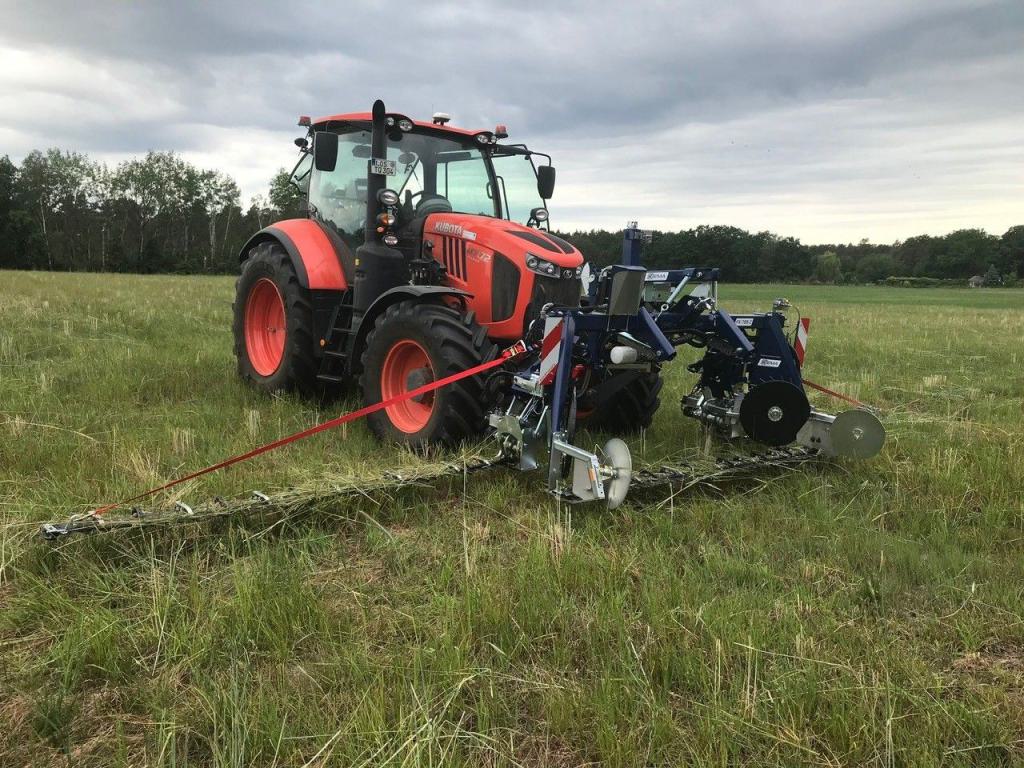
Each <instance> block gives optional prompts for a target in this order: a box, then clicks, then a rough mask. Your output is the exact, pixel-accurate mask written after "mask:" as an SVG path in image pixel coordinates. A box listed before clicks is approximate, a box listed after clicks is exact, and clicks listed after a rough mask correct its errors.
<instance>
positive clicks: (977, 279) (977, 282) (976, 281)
mask: <svg viewBox="0 0 1024 768" xmlns="http://www.w3.org/2000/svg"><path fill="white" fill-rule="evenodd" d="M984 285H985V278H984V277H982V276H981V275H975V276H974V277H972V278H971V279H970V280H968V281H967V287H968V288H981V287H983V286H984Z"/></svg>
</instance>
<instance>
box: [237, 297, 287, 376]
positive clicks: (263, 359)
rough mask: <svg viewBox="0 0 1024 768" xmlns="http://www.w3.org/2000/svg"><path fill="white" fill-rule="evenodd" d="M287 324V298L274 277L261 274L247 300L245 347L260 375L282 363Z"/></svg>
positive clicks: (268, 374) (272, 371)
mask: <svg viewBox="0 0 1024 768" xmlns="http://www.w3.org/2000/svg"><path fill="white" fill-rule="evenodd" d="M286 338H287V327H286V323H285V318H284V299H282V298H281V292H280V291H279V290H278V289H277V286H276V285H275V284H274V281H273V280H271V279H270V278H269V277H261V278H260V279H259V280H257V281H256V283H255V284H254V285H253V287H252V288H251V289H250V291H249V298H248V299H246V301H245V351H246V352H247V353H248V354H249V362H250V363H251V364H252V368H253V370H254V371H256V373H258V374H259V375H260V376H270V375H272V374H273V373H274V371H276V370H277V369H278V368H279V367H281V360H283V359H284V342H285V339H286Z"/></svg>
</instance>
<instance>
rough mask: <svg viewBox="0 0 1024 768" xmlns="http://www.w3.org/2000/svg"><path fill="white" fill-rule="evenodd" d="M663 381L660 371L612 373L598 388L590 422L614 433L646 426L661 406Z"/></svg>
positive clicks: (591, 409) (590, 411)
mask: <svg viewBox="0 0 1024 768" xmlns="http://www.w3.org/2000/svg"><path fill="white" fill-rule="evenodd" d="M620 377H621V378H620ZM664 383H665V382H664V380H663V379H662V378H661V371H651V372H650V373H634V372H631V371H627V372H623V373H618V374H615V375H613V376H609V377H608V378H607V379H605V380H604V381H603V382H602V383H601V384H600V385H599V386H598V388H597V392H596V396H595V397H594V398H593V402H592V405H591V406H590V408H589V409H588V411H589V412H588V413H587V415H586V420H587V426H590V427H597V428H598V429H603V430H606V431H608V432H614V433H615V434H629V433H632V432H637V431H639V430H641V429H647V428H648V427H649V426H651V422H652V421H653V420H654V414H655V413H657V412H658V408H659V407H660V406H661V399H660V398H659V395H660V394H661V388H662V386H663V385H664ZM581 418H582V416H581Z"/></svg>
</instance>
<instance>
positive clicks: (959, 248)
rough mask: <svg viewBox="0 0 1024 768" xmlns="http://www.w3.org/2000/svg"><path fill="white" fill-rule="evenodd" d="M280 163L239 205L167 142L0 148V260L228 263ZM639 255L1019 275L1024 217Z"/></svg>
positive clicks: (126, 266) (585, 243) (125, 267)
mask: <svg viewBox="0 0 1024 768" xmlns="http://www.w3.org/2000/svg"><path fill="white" fill-rule="evenodd" d="M297 203H298V199H297V196H296V194H295V190H294V188H292V187H291V186H290V184H289V183H288V172H287V171H286V170H285V169H280V170H279V171H278V172H277V173H276V174H275V175H274V176H273V178H272V179H271V180H270V182H269V184H268V190H267V193H266V194H265V195H258V196H256V197H255V198H253V200H252V201H250V203H249V205H248V206H247V207H246V208H244V209H243V207H242V203H241V197H240V195H239V190H238V185H237V184H236V183H235V181H234V180H233V179H232V178H231V177H230V176H228V175H226V174H224V173H222V172H220V171H215V170H207V169H202V168H198V167H196V166H195V165H193V164H192V163H189V162H187V161H186V160H184V159H183V158H181V157H179V156H178V155H176V154H175V153H173V152H149V153H148V154H147V155H146V156H145V157H142V158H136V159H132V160H127V161H124V162H122V163H119V164H117V165H116V166H114V167H108V166H107V165H105V164H103V163H100V162H96V161H93V160H91V159H90V158H89V157H88V156H86V155H84V154H81V153H78V152H67V151H63V150H59V149H50V150H47V151H46V152H40V151H34V152H31V153H30V154H29V155H27V156H26V157H25V159H24V160H23V161H22V162H21V164H20V165H16V164H15V163H13V162H12V161H11V160H10V158H8V157H0V268H9V269H46V270H73V271H97V272H143V273H155V272H177V273H233V272H235V271H237V269H238V252H239V250H240V249H241V248H242V246H243V245H244V243H245V241H246V240H247V239H248V237H249V236H250V235H251V234H252V233H253V232H255V231H257V230H259V229H261V228H262V227H264V226H266V225H267V224H269V223H271V222H273V221H274V220H276V219H278V218H282V217H286V216H293V215H297V212H298V206H297ZM561 234H562V235H563V236H564V237H566V238H567V239H569V240H570V241H572V242H573V243H574V244H575V245H576V246H577V247H579V248H580V250H581V251H582V252H583V253H584V255H585V256H586V257H587V258H588V259H589V260H590V261H592V262H594V263H596V264H598V265H604V264H610V263H613V262H615V261H617V260H618V259H619V256H620V254H621V251H622V230H617V231H608V230H591V231H586V232H584V231H577V232H564V233H561ZM644 263H645V265H646V266H647V267H648V268H651V269H658V268H661V269H663V268H667V267H672V266H680V265H701V266H717V267H720V268H721V269H722V273H723V277H724V278H725V279H727V280H729V281H730V282H766V281H818V282H827V283H839V282H877V281H881V280H884V279H886V278H890V277H892V276H905V277H907V278H918V279H928V278H935V279H956V280H966V279H967V278H969V277H972V276H974V275H987V276H988V278H989V279H990V281H991V280H992V276H993V275H995V276H996V277H998V278H999V280H1000V281H1013V280H1014V279H1020V278H1024V226H1016V227H1011V228H1010V229H1009V230H1007V231H1006V232H1005V233H1003V234H1002V235H1001V236H996V235H991V234H988V233H987V232H985V231H983V230H981V229H963V230H958V231H956V232H952V233H950V234H948V235H944V236H939V237H933V236H930V235H920V236H917V237H911V238H909V239H907V240H904V241H900V242H896V243H892V244H885V245H882V244H874V243H869V242H867V241H866V240H865V241H861V242H860V243H857V244H841V243H834V244H819V245H806V244H803V243H801V242H800V241H799V240H798V239H797V238H794V237H785V236H780V235H777V234H774V233H772V232H748V231H746V230H743V229H739V228H737V227H729V226H699V227H696V228H693V229H687V230H681V231H678V232H655V233H653V237H652V240H651V242H649V243H648V244H647V245H646V246H645V248H644Z"/></svg>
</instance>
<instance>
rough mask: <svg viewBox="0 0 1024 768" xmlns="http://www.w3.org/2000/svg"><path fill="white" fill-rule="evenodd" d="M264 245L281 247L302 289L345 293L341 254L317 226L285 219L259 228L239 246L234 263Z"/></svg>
mask: <svg viewBox="0 0 1024 768" xmlns="http://www.w3.org/2000/svg"><path fill="white" fill-rule="evenodd" d="M264 242H276V243H278V244H280V245H281V247H282V248H284V250H285V251H286V252H287V254H288V256H289V258H290V259H291V261H292V265H293V266H294V267H295V274H296V276H297V277H298V278H299V284H300V285H301V286H302V287H303V288H307V289H309V290H314V291H347V290H348V280H347V279H346V278H345V273H344V270H343V269H342V258H341V257H342V254H340V253H338V249H337V247H336V246H335V244H334V243H333V242H332V241H331V239H330V238H329V237H328V236H327V233H326V232H324V230H323V228H322V227H321V226H320V224H318V223H317V222H315V221H313V220H312V219H286V220H284V221H279V222H277V223H276V224H272V225H270V226H269V227H265V228H264V229H261V230H260V231H259V232H257V233H256V234H255V235H253V236H252V237H250V238H249V240H248V241H247V242H246V243H245V245H244V246H242V251H241V253H240V254H239V259H238V260H239V261H245V260H246V259H247V258H249V252H250V251H251V250H252V248H253V247H255V246H257V245H259V244H260V243H264ZM342 247H344V246H342Z"/></svg>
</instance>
